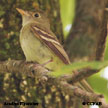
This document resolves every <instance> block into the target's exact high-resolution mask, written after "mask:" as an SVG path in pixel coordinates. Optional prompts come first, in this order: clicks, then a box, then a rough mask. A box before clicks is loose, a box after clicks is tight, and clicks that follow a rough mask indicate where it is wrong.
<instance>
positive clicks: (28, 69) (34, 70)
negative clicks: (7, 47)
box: [0, 60, 108, 108]
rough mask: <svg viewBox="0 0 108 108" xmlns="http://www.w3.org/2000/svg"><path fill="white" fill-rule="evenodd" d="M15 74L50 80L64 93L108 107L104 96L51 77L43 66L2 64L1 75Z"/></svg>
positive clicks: (11, 62)
mask: <svg viewBox="0 0 108 108" xmlns="http://www.w3.org/2000/svg"><path fill="white" fill-rule="evenodd" d="M7 72H8V73H15V74H18V73H19V74H24V75H26V76H30V77H35V78H38V79H39V80H41V81H43V80H44V81H45V82H46V83H47V81H48V80H49V81H50V82H52V84H54V85H57V87H59V88H60V89H61V90H62V91H63V92H64V93H66V94H68V95H70V96H75V97H78V98H80V99H83V100H87V101H95V102H98V101H102V103H103V104H102V106H103V107H102V108H106V107H104V106H107V107H108V105H107V104H106V103H105V101H104V99H103V96H102V95H99V94H95V93H90V92H86V91H84V90H82V89H80V88H78V87H76V86H73V85H71V84H68V83H67V82H66V81H65V80H61V79H60V78H55V77H52V76H49V75H48V73H49V72H50V71H49V70H47V69H46V68H44V67H43V66H42V65H39V64H36V63H35V64H34V63H27V62H25V61H21V60H19V61H15V60H9V61H4V62H0V73H7Z"/></svg>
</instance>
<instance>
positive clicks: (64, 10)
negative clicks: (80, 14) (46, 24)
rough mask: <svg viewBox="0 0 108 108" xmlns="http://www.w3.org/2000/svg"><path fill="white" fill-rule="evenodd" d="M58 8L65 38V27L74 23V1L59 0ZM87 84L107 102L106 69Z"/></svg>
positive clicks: (107, 42) (107, 84)
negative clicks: (59, 8)
mask: <svg viewBox="0 0 108 108" xmlns="http://www.w3.org/2000/svg"><path fill="white" fill-rule="evenodd" d="M60 6H61V18H62V23H63V32H64V35H65V38H66V37H67V36H68V33H69V30H67V27H69V26H70V25H71V24H72V23H73V21H74V16H75V0H60ZM69 28H70V27H69ZM104 60H105V61H106V60H108V36H107V41H106V48H105V56H104ZM88 82H89V83H90V84H91V86H92V87H93V89H94V90H95V92H97V93H102V94H104V96H105V99H106V100H107V102H108V68H105V69H102V71H101V72H99V73H97V74H95V75H93V76H91V77H89V78H88Z"/></svg>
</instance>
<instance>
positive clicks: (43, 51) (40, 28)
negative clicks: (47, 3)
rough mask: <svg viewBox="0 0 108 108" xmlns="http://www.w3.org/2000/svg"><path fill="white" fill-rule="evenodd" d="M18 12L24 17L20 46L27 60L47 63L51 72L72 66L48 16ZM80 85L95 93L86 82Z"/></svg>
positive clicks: (40, 12) (38, 13)
mask: <svg viewBox="0 0 108 108" xmlns="http://www.w3.org/2000/svg"><path fill="white" fill-rule="evenodd" d="M17 10H18V12H19V13H20V14H21V15H22V29H21V32H20V44H21V47H22V50H23V52H24V55H25V57H26V60H27V61H34V62H38V63H39V64H45V63H46V65H45V67H47V68H48V69H50V70H56V69H58V68H61V67H62V66H64V65H66V64H70V60H69V57H68V55H67V53H66V52H65V50H64V49H63V47H62V45H61V44H60V42H59V41H58V39H57V37H56V36H55V34H54V33H53V32H52V31H51V29H50V23H49V21H48V19H47V16H46V14H45V13H44V12H43V11H41V10H37V11H35V12H31V11H25V10H22V9H19V8H17ZM80 84H81V85H83V86H85V87H84V88H85V89H86V90H87V91H90V92H93V90H92V88H91V87H90V86H89V84H88V83H87V82H86V81H85V80H82V81H81V82H80Z"/></svg>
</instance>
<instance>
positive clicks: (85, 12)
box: [66, 0, 107, 61]
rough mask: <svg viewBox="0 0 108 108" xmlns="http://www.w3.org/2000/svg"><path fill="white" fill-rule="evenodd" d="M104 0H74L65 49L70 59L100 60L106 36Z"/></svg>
mask: <svg viewBox="0 0 108 108" xmlns="http://www.w3.org/2000/svg"><path fill="white" fill-rule="evenodd" d="M106 4H107V3H106V2H105V0H82V1H80V0H76V12H75V13H76V15H75V20H74V23H73V26H72V28H71V31H70V34H69V36H68V38H67V40H66V49H67V52H68V54H69V57H70V59H71V61H79V60H80V61H81V60H82V61H87V60H95V59H96V60H102V58H103V53H104V48H105V47H104V46H105V40H106V36H107V21H106V12H105V7H106Z"/></svg>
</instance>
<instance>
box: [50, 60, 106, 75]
mask: <svg viewBox="0 0 108 108" xmlns="http://www.w3.org/2000/svg"><path fill="white" fill-rule="evenodd" d="M105 66H108V61H103V62H98V61H93V62H77V63H72V64H70V65H66V66H63V67H61V68H60V69H58V70H56V71H55V72H52V73H50V74H51V75H53V76H55V77H59V76H61V75H64V74H72V71H73V70H79V69H83V68H88V67H89V68H91V69H102V68H104V67H105Z"/></svg>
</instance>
